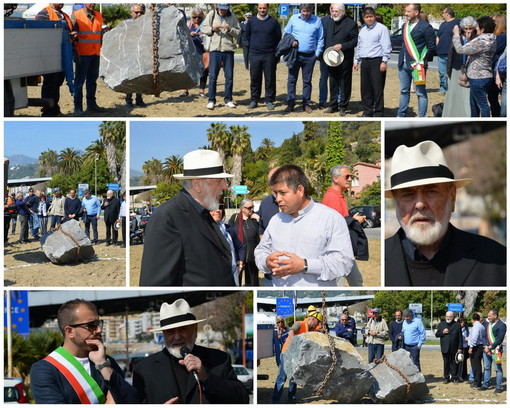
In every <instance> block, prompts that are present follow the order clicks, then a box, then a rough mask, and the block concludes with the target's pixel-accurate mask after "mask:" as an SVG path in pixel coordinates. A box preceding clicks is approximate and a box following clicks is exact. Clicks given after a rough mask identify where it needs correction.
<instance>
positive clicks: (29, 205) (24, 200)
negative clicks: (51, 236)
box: [4, 187, 127, 248]
mask: <svg viewBox="0 0 510 408" xmlns="http://www.w3.org/2000/svg"><path fill="white" fill-rule="evenodd" d="M101 212H102V213H103V219H104V222H105V227H106V237H105V244H106V246H109V245H119V246H121V247H122V248H125V247H126V242H127V241H126V240H127V237H126V216H127V205H126V196H125V193H124V194H123V196H122V200H119V199H118V198H117V197H115V194H114V192H113V191H112V190H108V191H107V192H106V196H105V197H104V198H103V199H102V200H100V199H99V198H98V197H96V196H95V195H93V194H92V193H91V192H90V191H89V190H85V191H84V193H83V198H82V199H80V198H79V197H77V195H76V189H74V188H72V189H70V190H69V192H68V193H67V194H66V195H63V194H62V190H61V189H60V188H59V187H55V188H54V189H53V191H52V195H46V194H45V193H44V192H42V191H40V190H35V191H34V189H33V188H29V189H28V192H27V193H26V195H25V194H23V192H21V191H19V192H17V193H11V194H6V197H5V203H4V242H5V245H7V242H8V240H9V230H10V231H11V232H10V233H11V235H16V227H17V225H18V224H19V226H18V228H19V240H18V243H19V244H25V243H29V242H30V239H29V233H30V235H31V236H32V239H33V240H35V241H39V240H40V239H41V237H42V236H44V235H45V234H47V233H48V232H50V231H56V230H58V229H59V228H60V225H61V224H62V223H65V222H67V221H70V220H76V221H80V219H81V220H82V221H83V227H84V232H85V235H86V236H87V238H89V239H90V240H91V242H92V245H97V244H98V243H99V236H98V228H97V222H98V220H99V219H100V217H101ZM48 223H49V228H48ZM91 229H92V239H91V238H90V230H91ZM119 229H120V230H121V231H122V241H120V240H119V239H118V237H119V232H118V230H119Z"/></svg>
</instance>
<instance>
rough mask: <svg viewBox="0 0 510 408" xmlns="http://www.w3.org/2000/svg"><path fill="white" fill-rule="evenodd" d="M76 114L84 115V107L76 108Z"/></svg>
mask: <svg viewBox="0 0 510 408" xmlns="http://www.w3.org/2000/svg"><path fill="white" fill-rule="evenodd" d="M74 116H83V109H82V108H74Z"/></svg>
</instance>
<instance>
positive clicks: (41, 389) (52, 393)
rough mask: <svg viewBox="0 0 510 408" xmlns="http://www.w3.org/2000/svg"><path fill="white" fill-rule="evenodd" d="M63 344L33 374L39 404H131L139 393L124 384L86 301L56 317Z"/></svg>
mask: <svg viewBox="0 0 510 408" xmlns="http://www.w3.org/2000/svg"><path fill="white" fill-rule="evenodd" d="M57 320H58V327H59V329H60V331H61V332H62V334H63V336H64V343H63V344H62V346H61V347H59V348H57V349H56V350H55V351H53V352H52V353H51V354H50V355H48V356H47V357H45V358H44V359H42V360H40V361H38V362H37V363H35V364H34V365H33V366H32V368H31V370H30V387H31V389H32V395H33V397H34V399H35V401H36V403H37V404H48V405H49V404H51V405H56V404H104V403H105V402H106V403H109V404H130V403H137V402H138V395H137V392H136V390H135V389H134V388H133V387H132V386H131V385H129V384H128V383H127V382H126V381H125V380H124V373H123V372H122V369H121V368H120V367H119V365H118V364H117V363H116V361H115V360H114V359H113V358H112V357H110V356H108V355H106V349H105V345H104V344H103V339H102V332H103V320H100V319H99V315H98V313H97V309H96V306H95V305H94V304H93V303H91V302H89V301H86V300H83V299H74V300H70V301H68V302H66V303H64V304H63V305H62V306H61V307H60V309H59V311H58V314H57Z"/></svg>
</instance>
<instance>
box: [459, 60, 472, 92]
mask: <svg viewBox="0 0 510 408" xmlns="http://www.w3.org/2000/svg"><path fill="white" fill-rule="evenodd" d="M457 82H458V83H459V85H460V86H462V87H464V88H469V78H468V76H467V64H464V65H462V67H460V74H459V79H458V81H457Z"/></svg>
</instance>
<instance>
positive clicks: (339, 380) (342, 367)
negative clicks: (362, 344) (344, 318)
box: [284, 332, 374, 403]
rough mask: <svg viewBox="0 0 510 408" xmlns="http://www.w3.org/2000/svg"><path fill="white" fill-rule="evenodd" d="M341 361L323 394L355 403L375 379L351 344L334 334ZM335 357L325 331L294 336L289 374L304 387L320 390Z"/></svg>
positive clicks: (287, 361)
mask: <svg viewBox="0 0 510 408" xmlns="http://www.w3.org/2000/svg"><path fill="white" fill-rule="evenodd" d="M333 339H334V342H335V343H334V344H335V354H336V358H337V364H336V366H335V368H334V370H333V372H332V374H331V376H330V377H329V380H328V381H327V383H326V385H325V387H324V390H323V393H322V395H323V397H324V398H327V399H333V400H337V401H340V402H342V403H354V402H357V401H359V400H360V399H361V398H363V397H364V396H365V395H366V393H367V392H368V390H369V389H370V387H371V386H372V383H373V381H374V379H373V377H372V376H371V375H370V373H369V371H368V370H369V368H370V366H369V365H368V364H366V363H365V362H364V361H363V360H362V358H361V356H360V355H359V354H358V352H357V351H356V349H355V348H354V347H353V346H352V344H351V343H349V342H348V341H346V340H344V339H340V338H338V337H333ZM332 361H333V359H332V357H331V353H330V345H329V341H328V336H327V335H326V334H323V333H318V332H310V333H303V334H300V335H299V336H296V337H294V338H293V339H292V342H291V344H290V346H289V348H288V349H287V351H286V352H285V359H284V364H285V367H284V368H285V373H286V374H287V376H288V377H289V378H291V379H292V380H294V381H295V382H296V383H297V384H298V385H300V386H301V387H303V388H307V389H311V390H313V391H315V390H317V389H318V387H319V386H320V384H321V383H322V382H323V381H324V378H325V377H326V374H327V372H328V370H329V368H330V367H331V363H332Z"/></svg>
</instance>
